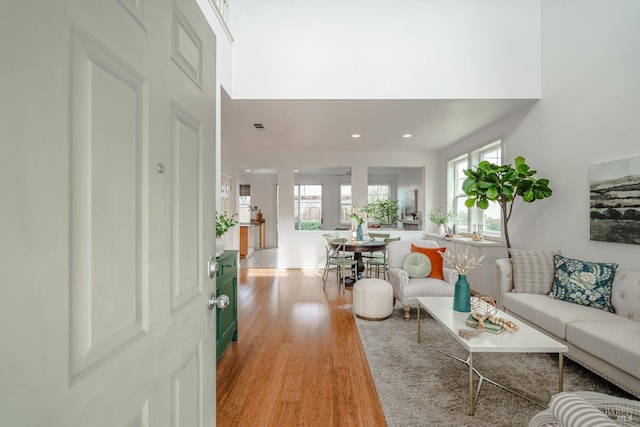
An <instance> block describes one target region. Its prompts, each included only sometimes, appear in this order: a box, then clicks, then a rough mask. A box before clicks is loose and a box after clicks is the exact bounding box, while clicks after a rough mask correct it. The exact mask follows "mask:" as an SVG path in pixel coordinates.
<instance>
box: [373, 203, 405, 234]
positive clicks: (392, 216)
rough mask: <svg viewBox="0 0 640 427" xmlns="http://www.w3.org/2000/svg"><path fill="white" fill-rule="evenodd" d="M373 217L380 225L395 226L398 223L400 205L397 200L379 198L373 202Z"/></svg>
mask: <svg viewBox="0 0 640 427" xmlns="http://www.w3.org/2000/svg"><path fill="white" fill-rule="evenodd" d="M371 205H372V207H373V217H374V219H375V220H376V221H378V222H379V223H380V225H382V226H384V227H387V228H395V227H396V226H397V225H398V220H399V219H400V216H399V215H398V211H399V205H398V201H397V200H379V201H377V202H375V203H372V204H371Z"/></svg>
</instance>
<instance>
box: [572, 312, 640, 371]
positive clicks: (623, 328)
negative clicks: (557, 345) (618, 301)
mask: <svg viewBox="0 0 640 427" xmlns="http://www.w3.org/2000/svg"><path fill="white" fill-rule="evenodd" d="M592 311H596V310H592ZM616 317H617V318H618V319H619V317H618V316H616ZM567 341H568V342H569V343H571V344H573V345H575V346H576V347H579V348H581V349H583V350H584V351H586V352H589V353H591V354H593V355H594V356H596V357H599V358H600V359H602V360H605V361H607V362H608V363H610V364H611V365H613V366H615V367H617V368H619V369H621V370H623V371H625V372H627V373H628V374H631V375H636V376H637V375H638V373H639V372H640V323H638V322H632V321H629V320H624V319H620V320H617V321H582V322H572V323H570V324H569V325H567Z"/></svg>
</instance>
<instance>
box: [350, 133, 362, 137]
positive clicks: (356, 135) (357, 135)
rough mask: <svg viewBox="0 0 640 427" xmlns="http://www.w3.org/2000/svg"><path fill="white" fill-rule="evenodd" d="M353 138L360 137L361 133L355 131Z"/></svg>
mask: <svg viewBox="0 0 640 427" xmlns="http://www.w3.org/2000/svg"><path fill="white" fill-rule="evenodd" d="M351 138H360V134H359V133H354V134H353V135H351Z"/></svg>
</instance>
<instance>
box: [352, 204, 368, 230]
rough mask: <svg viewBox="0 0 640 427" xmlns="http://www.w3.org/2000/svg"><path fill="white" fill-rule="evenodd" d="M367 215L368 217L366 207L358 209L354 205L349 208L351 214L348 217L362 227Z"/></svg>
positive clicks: (358, 207) (356, 205)
mask: <svg viewBox="0 0 640 427" xmlns="http://www.w3.org/2000/svg"><path fill="white" fill-rule="evenodd" d="M368 215H369V212H368V211H367V209H366V205H365V206H363V207H360V206H358V204H357V203H356V204H354V205H353V206H352V207H351V214H350V215H349V218H351V219H352V220H353V221H355V222H357V223H358V225H362V224H364V220H365V219H366V218H367V216H368Z"/></svg>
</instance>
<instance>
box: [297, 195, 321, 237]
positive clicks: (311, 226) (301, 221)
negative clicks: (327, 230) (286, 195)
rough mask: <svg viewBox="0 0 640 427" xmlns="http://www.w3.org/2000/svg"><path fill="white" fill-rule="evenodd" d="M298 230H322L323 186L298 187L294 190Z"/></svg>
mask: <svg viewBox="0 0 640 427" xmlns="http://www.w3.org/2000/svg"><path fill="white" fill-rule="evenodd" d="M294 191H295V194H294V203H293V206H294V210H295V212H294V216H295V229H296V230H321V229H322V185H315V184H313V185H296V186H295V188H294Z"/></svg>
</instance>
